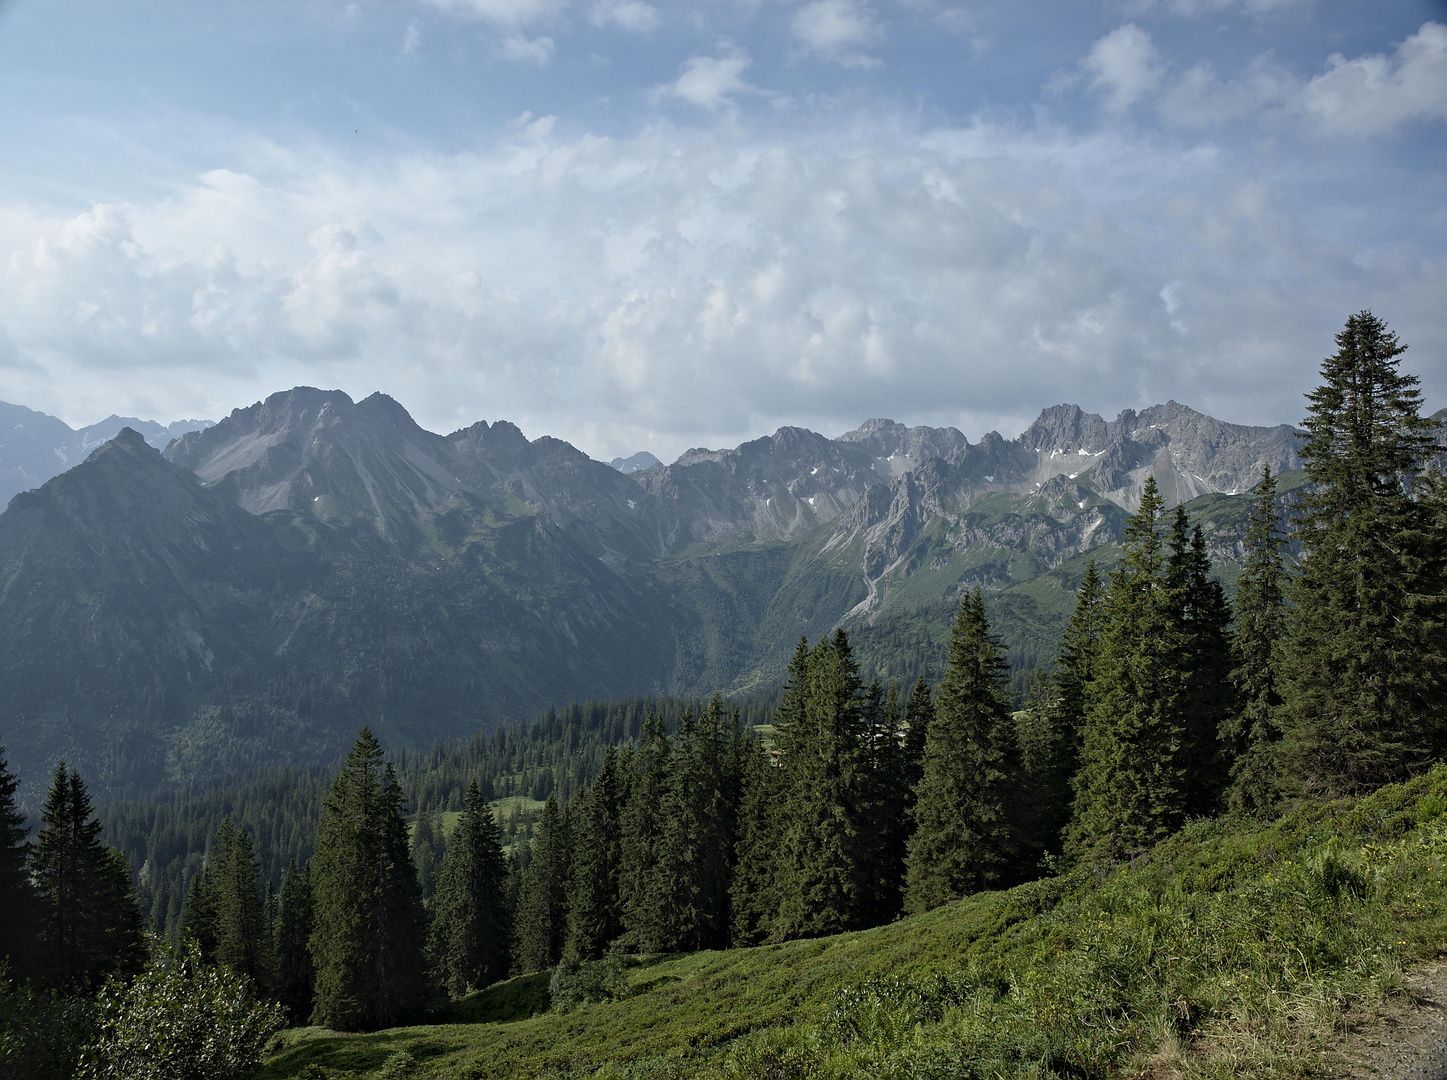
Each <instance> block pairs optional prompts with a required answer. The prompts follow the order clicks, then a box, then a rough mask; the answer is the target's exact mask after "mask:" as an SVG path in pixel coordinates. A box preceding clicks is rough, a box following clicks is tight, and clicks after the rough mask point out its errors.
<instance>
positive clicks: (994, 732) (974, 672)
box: [904, 590, 1020, 913]
mask: <svg viewBox="0 0 1447 1080" xmlns="http://www.w3.org/2000/svg"><path fill="white" fill-rule="evenodd" d="M1008 679H1009V665H1008V664H1007V663H1006V662H1005V658H1004V655H1003V650H1002V649H1001V647H1000V643H999V641H998V640H997V639H996V638H995V637H994V636H993V635H991V633H990V627H989V622H988V620H987V619H986V616H985V602H984V599H983V598H982V597H981V595H980V593H979V591H978V590H977V591H976V592H975V593H974V594H973V595H970V594H968V593H967V594H966V595H965V597H964V599H963V600H962V601H961V603H960V610H959V614H958V615H957V616H956V618H955V623H954V626H953V628H952V629H951V632H950V642H949V654H948V662H947V666H946V669H945V677H944V679H943V680H942V681H941V682H940V688H939V694H938V696H937V698H936V700H935V703H934V713H935V715H934V722H933V723H932V724H931V725H930V728H929V738H928V740H927V742H926V743H925V752H924V769H923V774H922V776H921V778H920V782H919V787H918V789H917V791H916V799H915V807H914V820H915V830H914V835H913V836H911V837H910V840H909V848H908V854H907V856H906V866H907V886H906V893H905V900H904V904H905V908H906V910H908V911H910V912H912V913H917V912H921V911H928V910H930V909H931V908H935V907H938V906H939V905H941V904H944V903H948V902H949V901H951V900H956V899H958V898H960V897H961V896H967V895H969V894H970V893H974V892H979V891H980V890H982V889H991V888H999V887H1001V886H1002V885H1004V884H1006V883H1007V882H1008V881H1009V879H1010V877H1011V876H1012V871H1013V869H1014V868H1013V865H1012V860H1013V859H1014V857H1015V855H1016V847H1017V838H1016V835H1015V829H1014V823H1013V822H1012V821H1011V810H1012V807H1013V805H1014V795H1015V790H1016V789H1017V786H1018V784H1019V782H1020V765H1019V747H1018V744H1017V742H1016V735H1015V727H1014V720H1013V718H1012V717H1011V715H1010V709H1009V705H1008Z"/></svg>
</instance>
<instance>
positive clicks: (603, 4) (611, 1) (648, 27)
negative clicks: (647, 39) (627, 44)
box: [588, 0, 659, 34]
mask: <svg viewBox="0 0 1447 1080" xmlns="http://www.w3.org/2000/svg"><path fill="white" fill-rule="evenodd" d="M588 21H589V22H591V23H592V24H593V25H594V26H616V27H618V28H619V29H621V30H629V31H632V32H633V33H635V34H647V33H650V32H652V31H653V30H656V29H657V28H658V23H659V18H658V9H657V8H655V7H654V6H653V5H652V4H644V3H641V2H640V0H597V3H595V4H594V5H593V10H592V11H591V12H590V13H589V14H588Z"/></svg>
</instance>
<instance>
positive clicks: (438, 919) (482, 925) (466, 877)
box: [428, 780, 512, 998]
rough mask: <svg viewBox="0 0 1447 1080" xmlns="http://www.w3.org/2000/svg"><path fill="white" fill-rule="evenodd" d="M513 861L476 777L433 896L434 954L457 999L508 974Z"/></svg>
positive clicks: (436, 966)
mask: <svg viewBox="0 0 1447 1080" xmlns="http://www.w3.org/2000/svg"><path fill="white" fill-rule="evenodd" d="M506 892H507V860H506V858H505V857H504V855H503V852H502V838H501V835H500V834H499V832H498V828H497V819H496V818H495V817H494V816H493V813H492V807H491V806H489V805H488V803H487V800H486V799H484V798H483V797H482V791H481V789H480V788H479V787H478V786H477V782H476V781H475V780H474V781H472V782H471V783H469V784H468V785H467V795H466V798H465V799H464V802H463V809H462V816H461V817H460V818H459V819H458V821H457V825H456V826H455V827H454V828H453V830H452V835H451V837H450V838H449V839H448V843H447V849H446V853H445V854H444V855H443V856H442V867H441V870H440V872H439V875H438V884H437V893H436V895H435V896H434V897H433V899H432V928H431V932H430V936H429V938H428V954H429V956H430V957H431V960H432V970H433V972H434V974H435V977H436V979H437V981H438V983H440V984H441V986H442V987H443V989H445V990H446V991H447V993H448V994H449V995H450V996H451V997H453V998H460V997H462V996H463V995H464V994H466V993H467V992H468V991H469V990H473V989H480V988H481V987H484V986H490V985H491V984H492V983H494V982H497V981H498V980H499V979H503V978H506V977H507V972H508V965H509V961H510V959H511V955H510V948H509V939H510V938H511V934H512V918H511V913H510V912H509V911H508V909H507V896H506Z"/></svg>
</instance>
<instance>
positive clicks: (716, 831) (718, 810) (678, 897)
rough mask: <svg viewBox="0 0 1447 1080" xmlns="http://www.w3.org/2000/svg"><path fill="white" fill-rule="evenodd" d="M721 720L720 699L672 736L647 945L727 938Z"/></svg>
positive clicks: (707, 944) (719, 943)
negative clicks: (650, 938)
mask: <svg viewBox="0 0 1447 1080" xmlns="http://www.w3.org/2000/svg"><path fill="white" fill-rule="evenodd" d="M722 719H723V702H722V700H721V699H719V698H715V699H714V701H713V702H712V703H711V705H710V707H709V708H708V709H707V710H706V711H705V712H704V713H703V714H702V715H701V716H700V717H699V719H698V722H697V723H695V722H694V721H693V718H692V716H691V715H689V714H688V713H685V714H684V717H683V722H682V724H681V726H680V728H679V731H678V735H677V737H676V739H675V740H674V743H673V753H672V755H671V757H670V759H669V763H668V768H667V771H666V779H665V784H664V789H663V800H662V805H661V818H662V827H661V829H660V833H659V842H658V850H657V857H656V858H655V860H654V864H653V872H652V875H651V878H650V881H649V887H648V889H647V893H646V900H645V903H646V912H647V914H646V919H647V921H648V923H649V924H650V925H651V927H652V935H651V937H652V940H651V942H649V943H648V945H647V949H648V951H658V952H691V951H695V950H698V949H704V948H722V947H724V946H726V945H727V944H728V871H729V866H728V849H729V846H730V837H729V836H728V835H727V828H728V820H729V817H730V812H729V808H728V807H727V806H726V805H725V800H724V790H723V789H724V777H723V763H724V759H723V754H722V747H721V745H720V740H721V738H722V736H723V731H722ZM640 944H642V942H640Z"/></svg>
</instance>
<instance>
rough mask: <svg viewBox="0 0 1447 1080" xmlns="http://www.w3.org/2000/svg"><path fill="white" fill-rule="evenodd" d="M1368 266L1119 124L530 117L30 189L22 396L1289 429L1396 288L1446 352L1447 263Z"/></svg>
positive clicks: (562, 418)
mask: <svg viewBox="0 0 1447 1080" xmlns="http://www.w3.org/2000/svg"><path fill="white" fill-rule="evenodd" d="M736 74H737V73H736ZM702 97H703V99H704V100H721V99H719V98H718V97H716V96H715V97H710V96H709V95H707V94H705V95H702ZM1141 177H1148V178H1150V182H1149V183H1145V184H1142V183H1141V182H1140V178H1141ZM1127 188H1131V189H1135V190H1139V191H1141V194H1140V195H1139V196H1138V197H1133V198H1131V199H1122V198H1121V197H1120V192H1121V191H1123V190H1125V189H1127ZM1370 254H1371V257H1370V258H1367V259H1364V258H1363V257H1362V256H1363V252H1362V251H1361V250H1360V249H1358V248H1357V247H1355V246H1353V245H1350V244H1346V243H1342V242H1337V241H1334V240H1332V239H1330V238H1329V237H1326V236H1324V235H1322V234H1321V233H1319V232H1318V231H1316V230H1314V229H1313V228H1311V227H1309V226H1308V225H1307V224H1306V223H1305V222H1304V221H1303V220H1302V218H1301V217H1300V216H1299V207H1297V206H1295V205H1294V204H1293V202H1292V200H1291V199H1290V198H1288V197H1287V196H1285V195H1283V194H1282V193H1280V192H1278V191H1276V190H1275V189H1273V187H1272V186H1271V185H1270V184H1269V183H1266V182H1264V181H1253V182H1241V181H1237V180H1233V179H1232V178H1231V177H1230V176H1229V175H1227V174H1225V173H1223V172H1222V171H1221V170H1220V168H1219V167H1218V166H1213V164H1212V160H1211V159H1210V158H1209V157H1203V156H1202V155H1200V154H1199V153H1197V152H1196V151H1195V150H1194V149H1190V148H1188V149H1185V150H1180V151H1177V150H1173V149H1170V148H1169V147H1165V148H1163V147H1160V146H1156V145H1153V144H1151V143H1149V142H1146V141H1141V140H1135V139H1132V138H1129V137H1127V136H1125V135H1123V134H1119V133H1109V132H1107V133H1100V134H1097V135H1093V136H1089V137H1070V136H1065V135H1053V136H1043V135H1030V134H1022V133H1021V132H1019V131H1017V130H1013V129H1006V128H994V127H991V126H989V125H986V124H983V123H982V124H978V125H976V126H974V127H971V128H966V129H960V130H954V129H947V130H940V131H934V132H927V133H922V134H921V133H912V132H911V131H910V130H908V129H900V128H897V127H893V126H884V127H880V128H877V129H871V130H868V131H859V130H856V131H854V132H852V133H851V135H850V137H849V141H844V140H841V141H839V142H837V143H836V142H834V141H831V140H828V139H821V140H817V141H814V142H795V143H793V144H789V145H780V144H778V143H774V142H755V141H753V140H751V139H749V138H747V137H746V136H744V135H741V134H739V133H738V132H737V131H736V130H735V127H734V125H732V124H721V125H718V126H717V127H716V128H713V129H710V130H704V131H696V132H688V131H680V130H677V129H673V128H669V127H667V126H662V125H660V126H658V127H655V128H649V129H647V130H644V131H642V132H640V133H639V134H637V135H636V136H634V137H632V138H626V139H612V138H604V137H599V136H594V135H586V136H578V137H564V136H562V135H560V134H559V132H558V130H557V129H556V128H555V127H554V125H553V124H552V123H551V122H550V119H549V118H546V117H544V118H541V119H538V118H533V117H531V116H525V117H523V118H520V120H519V121H518V122H517V124H516V125H515V126H514V128H513V131H512V134H510V135H509V136H507V137H506V138H505V139H504V140H503V141H502V142H501V143H500V144H499V145H497V146H495V147H493V148H491V149H489V150H487V151H486V152H481V153H460V154H454V155H417V156H402V157H396V158H392V159H390V160H387V161H377V162H374V163H371V164H359V163H357V162H355V161H352V160H349V159H340V158H333V157H329V156H328V155H327V154H325V153H323V152H321V151H318V150H316V149H301V148H293V149H287V148H285V147H279V146H269V147H265V148H262V149H261V150H259V151H258V152H256V153H255V154H254V155H253V156H252V157H250V158H249V159H248V160H246V161H237V162H234V163H233V167H232V168H231V169H227V170H215V171H212V172H209V173H206V174H204V175H202V176H200V177H196V178H194V179H192V180H189V181H178V182H176V183H175V185H174V189H173V190H172V191H171V192H170V193H168V194H166V195H164V196H159V197H155V198H150V199H142V200H137V201H132V202H127V203H115V204H111V205H95V206H92V207H90V208H86V209H82V210H77V211H73V212H68V213H64V214H52V215H45V214H41V213H39V212H37V211H36V210H34V209H33V208H30V207H27V206H24V205H18V204H8V205H7V204H5V203H0V326H3V327H4V328H5V334H6V335H8V341H9V342H10V344H4V342H5V341H6V340H7V339H6V338H5V337H4V336H0V398H3V399H5V400H12V401H16V400H18V401H20V402H23V403H25V404H28V405H31V406H33V407H37V408H43V409H46V410H47V411H51V412H56V413H58V414H60V415H62V416H65V417H67V418H69V419H73V420H76V421H81V420H84V421H86V422H89V421H91V420H94V419H95V418H96V417H98V416H103V415H105V414H107V413H109V412H112V411H116V412H121V413H125V412H128V411H129V412H134V411H136V408H137V407H132V406H131V405H130V404H128V403H129V402H132V401H134V400H135V399H136V397H137V396H138V395H140V394H144V395H147V396H148V398H149V399H150V400H151V402H152V404H151V405H149V406H148V409H150V410H160V414H161V415H171V416H181V415H210V416H216V415H220V414H222V413H224V412H226V411H229V410H230V409H231V408H233V407H235V406H237V405H241V404H245V403H247V402H249V401H252V400H255V399H256V398H258V397H261V396H263V395H264V394H266V393H269V392H271V391H273V390H276V389H279V388H283V387H286V386H291V385H296V384H298V383H307V384H311V385H321V386H340V387H341V388H343V389H345V390H347V391H348V392H350V393H352V394H354V395H365V394H367V393H370V392H372V391H373V390H378V389H380V390H385V391H386V392H388V393H390V394H392V395H393V396H395V397H396V398H397V399H398V400H400V401H401V402H403V404H405V405H406V406H407V407H408V408H409V409H411V410H412V411H413V412H414V413H415V414H416V415H417V417H418V419H419V420H420V421H421V422H422V423H424V424H426V425H427V426H430V427H432V428H433V429H434V430H450V429H452V428H455V427H458V426H461V425H463V424H466V423H470V422H472V421H474V420H476V419H479V418H485V419H496V418H499V417H506V418H509V419H512V420H514V421H516V422H518V423H519V424H521V425H522V427H523V428H524V430H525V431H527V432H528V433H529V434H530V435H534V436H535V435H538V434H543V433H551V434H556V435H558V436H560V437H564V438H568V439H571V440H573V441H574V442H576V443H577V444H579V445H580V446H582V447H583V448H584V449H586V450H588V451H590V452H592V453H594V454H597V455H604V456H612V455H613V454H615V453H622V452H632V450H635V449H638V448H639V447H642V446H648V447H649V448H651V449H653V451H654V452H655V453H658V454H659V455H660V456H669V455H671V454H675V453H677V452H679V451H681V450H682V449H683V448H684V447H686V446H693V445H700V444H707V445H731V444H734V443H737V442H739V441H741V440H742V439H743V438H745V437H752V436H755V435H757V434H760V433H761V432H763V431H767V430H770V429H772V428H773V427H774V426H777V425H778V424H781V423H805V424H809V425H810V426H814V427H815V428H816V429H821V430H826V431H832V432H837V431H841V430H844V429H845V428H847V427H851V426H853V425H854V424H856V423H858V422H859V421H860V420H862V419H863V418H865V417H867V416H872V415H880V414H884V415H891V414H894V415H895V416H896V418H898V419H903V420H908V421H911V422H933V423H954V424H959V425H961V426H962V427H964V429H965V430H967V431H969V432H971V433H974V434H978V433H979V432H982V431H984V430H986V429H987V428H990V427H999V428H1000V429H1001V430H1003V431H1004V432H1005V433H1006V434H1012V433H1013V430H1018V429H1019V428H1020V427H1023V426H1024V424H1025V423H1027V422H1028V420H1029V419H1030V417H1031V415H1032V414H1033V413H1034V412H1035V411H1037V410H1038V409H1039V408H1040V407H1041V406H1043V405H1045V404H1049V403H1053V402H1056V401H1060V400H1075V401H1078V402H1080V403H1081V404H1083V405H1086V406H1088V407H1091V408H1095V409H1102V410H1105V411H1107V412H1112V411H1113V410H1115V409H1118V408H1121V407H1123V406H1127V405H1129V406H1140V405H1145V404H1150V403H1152V402H1153V401H1157V400H1164V399H1165V398H1167V397H1175V398H1177V399H1178V400H1182V401H1186V402H1187V403H1189V404H1191V405H1193V406H1195V407H1197V408H1201V409H1204V410H1207V411H1211V412H1214V413H1215V414H1216V415H1220V416H1222V417H1223V418H1225V419H1232V420H1238V421H1258V422H1266V421H1270V422H1276V421H1279V420H1292V419H1296V418H1297V417H1299V415H1300V409H1301V397H1300V395H1301V393H1302V391H1303V389H1305V388H1307V387H1309V386H1310V385H1312V380H1313V379H1314V376H1315V367H1316V363H1317V360H1318V359H1319V357H1320V356H1321V355H1323V354H1324V350H1329V348H1330V339H1331V334H1332V333H1333V332H1334V331H1335V330H1336V329H1337V328H1338V327H1339V325H1340V323H1341V320H1342V319H1343V318H1344V317H1345V315H1346V314H1348V313H1350V312H1352V311H1356V310H1359V309H1360V308H1362V307H1364V306H1371V307H1373V308H1374V309H1376V310H1377V311H1378V313H1379V314H1381V315H1382V316H1383V317H1385V318H1387V319H1388V320H1389V321H1390V322H1391V323H1392V325H1393V326H1394V328H1396V329H1398V330H1399V331H1400V332H1402V334H1403V337H1404V340H1407V341H1409V342H1410V343H1411V344H1412V346H1413V351H1412V354H1411V355H1412V356H1415V357H1419V362H1427V361H1428V360H1429V359H1430V358H1431V357H1433V356H1438V355H1442V354H1443V353H1444V352H1447V325H1444V322H1443V317H1442V315H1441V302H1440V299H1441V282H1442V280H1443V279H1444V275H1447V264H1444V262H1443V260H1442V259H1441V258H1440V257H1429V256H1424V255H1419V254H1414V253H1411V252H1406V253H1402V252H1394V251H1393V250H1390V249H1386V250H1383V251H1378V252H1374V253H1370ZM7 365H8V366H7ZM1440 367H1441V365H1440V363H1439V364H1438V368H1440ZM1419 370H1420V369H1419ZM1441 374H1442V373H1441V372H1440V371H1439V375H1441ZM1012 429H1013V430H1012Z"/></svg>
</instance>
